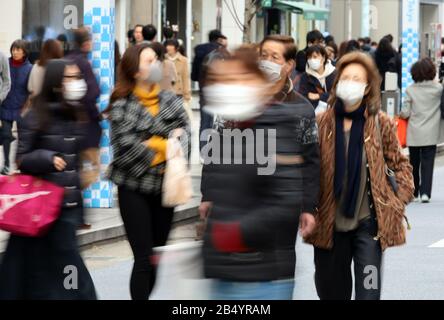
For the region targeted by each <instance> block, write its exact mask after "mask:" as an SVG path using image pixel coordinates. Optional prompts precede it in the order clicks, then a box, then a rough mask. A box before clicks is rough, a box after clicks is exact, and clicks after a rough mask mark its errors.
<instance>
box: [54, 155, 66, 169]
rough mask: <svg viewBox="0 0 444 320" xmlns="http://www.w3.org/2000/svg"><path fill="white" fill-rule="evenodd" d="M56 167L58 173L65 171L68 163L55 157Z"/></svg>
mask: <svg viewBox="0 0 444 320" xmlns="http://www.w3.org/2000/svg"><path fill="white" fill-rule="evenodd" d="M54 167H55V168H56V170H57V171H63V170H65V168H66V162H65V160H63V159H62V158H60V157H54Z"/></svg>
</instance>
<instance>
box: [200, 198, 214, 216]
mask: <svg viewBox="0 0 444 320" xmlns="http://www.w3.org/2000/svg"><path fill="white" fill-rule="evenodd" d="M212 206H213V203H212V202H210V201H204V202H202V203H201V204H200V206H199V216H200V218H201V219H202V220H205V219H206V218H207V217H208V215H209V214H210V211H211V207H212Z"/></svg>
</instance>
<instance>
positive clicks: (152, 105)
mask: <svg viewBox="0 0 444 320" xmlns="http://www.w3.org/2000/svg"><path fill="white" fill-rule="evenodd" d="M159 93H160V86H159V85H158V84H156V85H154V87H153V89H152V90H151V91H148V90H146V89H145V88H142V87H140V86H138V87H136V88H135V89H134V95H135V96H136V97H137V98H138V99H139V101H140V103H142V104H143V106H144V107H145V108H147V110H148V112H149V113H150V114H151V115H152V116H153V117H155V116H157V115H158V114H159V112H160V104H159Z"/></svg>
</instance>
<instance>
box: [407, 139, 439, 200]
mask: <svg viewBox="0 0 444 320" xmlns="http://www.w3.org/2000/svg"><path fill="white" fill-rule="evenodd" d="M409 151H410V163H411V165H412V166H413V178H414V181H415V197H418V196H421V195H427V196H428V197H429V198H431V197H432V184H433V170H434V166H435V156H436V146H426V147H409Z"/></svg>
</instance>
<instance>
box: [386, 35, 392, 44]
mask: <svg viewBox="0 0 444 320" xmlns="http://www.w3.org/2000/svg"><path fill="white" fill-rule="evenodd" d="M384 38H386V39H388V41H390V43H392V42H393V36H392V35H391V34H388V35H386V36H384Z"/></svg>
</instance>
